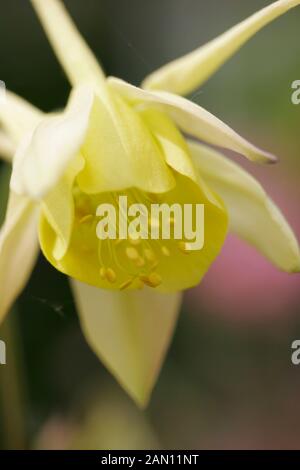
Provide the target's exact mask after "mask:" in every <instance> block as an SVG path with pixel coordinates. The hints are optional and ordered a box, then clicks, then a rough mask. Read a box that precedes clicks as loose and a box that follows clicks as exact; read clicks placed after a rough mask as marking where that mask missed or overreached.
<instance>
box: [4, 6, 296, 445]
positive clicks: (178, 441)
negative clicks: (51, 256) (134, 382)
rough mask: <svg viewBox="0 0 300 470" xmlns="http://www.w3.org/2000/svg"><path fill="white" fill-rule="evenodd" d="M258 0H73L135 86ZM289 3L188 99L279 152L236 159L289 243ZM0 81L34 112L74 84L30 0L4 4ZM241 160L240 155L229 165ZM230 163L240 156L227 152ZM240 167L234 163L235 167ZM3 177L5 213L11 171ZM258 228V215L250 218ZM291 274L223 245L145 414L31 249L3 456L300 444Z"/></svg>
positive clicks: (60, 102) (8, 331)
mask: <svg viewBox="0 0 300 470" xmlns="http://www.w3.org/2000/svg"><path fill="white" fill-rule="evenodd" d="M269 3H270V2H268V1H265V0H252V1H251V2H249V1H247V0H239V1H238V2H237V1H236V0H210V1H209V2H207V1H205V0H185V1H182V0H152V1H148V0H69V1H65V4H66V6H67V7H68V9H69V11H70V12H71V14H72V16H73V17H74V19H75V21H76V23H77V25H78V27H79V28H80V30H81V32H82V33H83V34H84V36H85V38H86V39H87V41H88V43H89V44H90V46H91V47H92V48H93V50H94V51H95V53H96V55H97V56H98V58H99V59H100V60H101V62H102V64H103V66H104V67H105V70H106V71H107V73H108V74H109V75H115V76H118V77H121V78H123V79H125V80H128V81H130V82H131V83H134V84H139V83H140V81H141V80H142V78H143V77H144V76H145V75H146V74H148V73H149V72H151V71H152V70H154V69H155V68H157V67H158V66H160V65H162V64H164V63H165V62H166V61H169V60H171V59H173V58H176V57H177V56H180V55H182V54H184V53H186V52H188V51H190V50H192V49H194V48H196V47H198V46H199V45H201V44H203V43H204V42H206V41H208V40H209V39H212V38H213V37H215V36H216V35H218V34H219V33H221V32H223V31H224V30H226V29H227V28H229V27H230V26H232V25H234V24H235V23H237V22H239V21H241V20H242V19H243V18H245V17H246V16H248V15H249V14H251V13H252V12H254V11H255V10H258V9H260V8H262V7H263V6H265V5H267V4H269ZM299 23H300V8H298V10H294V11H291V12H290V13H288V14H287V15H286V16H284V17H282V18H281V19H279V20H277V21H276V22H275V23H274V24H272V25H271V26H269V27H267V28H266V29H265V30H263V31H262V32H260V33H259V34H258V35H257V36H256V37H255V38H254V39H252V40H251V42H249V43H248V44H247V45H246V46H244V47H243V49H242V50H241V51H240V52H239V53H238V54H237V55H236V56H235V57H234V58H233V59H231V60H230V61H229V62H228V63H227V64H226V65H225V66H224V67H223V68H222V69H221V70H220V71H219V72H218V73H217V74H216V75H215V76H214V77H213V78H212V79H211V80H210V81H209V82H208V83H206V84H205V85H204V86H203V87H202V88H201V90H199V92H197V93H195V94H194V95H193V96H192V99H193V100H194V101H196V102H197V103H199V104H201V105H202V106H204V107H205V108H207V109H209V110H210V111H211V112H213V113H214V114H216V115H217V116H219V117H220V118H221V119H223V120H224V121H226V122H227V123H228V124H230V125H231V126H232V127H234V128H235V129H236V130H237V131H239V132H240V133H241V134H243V135H244V136H245V137H247V138H249V139H250V140H252V141H254V142H255V143H256V144H258V145H259V146H261V147H265V148H267V149H268V150H270V151H271V152H273V153H275V154H277V155H279V156H280V157H281V161H280V163H279V164H278V165H277V166H276V167H272V168H270V167H267V168H263V167H254V165H252V166H251V165H249V164H247V165H246V164H245V167H247V169H251V172H252V173H253V174H255V175H256V176H257V177H258V179H259V180H260V181H262V182H263V183H264V184H265V187H266V188H267V189H268V191H269V192H270V194H271V195H272V197H273V198H274V200H275V201H276V202H277V203H278V204H279V205H280V207H281V208H282V209H284V212H285V214H286V215H287V218H288V220H289V221H290V223H291V225H292V226H293V228H294V229H295V231H296V233H297V235H298V238H300V214H299V200H300V199H299V196H300V188H299V182H300V155H299V148H300V146H299V133H300V132H299V131H300V127H299V126H300V105H299V106H295V105H292V103H291V83H292V82H293V81H294V80H296V79H298V80H299V79H300V45H299ZM0 44H1V47H0V79H1V80H3V81H5V83H6V85H7V87H8V88H9V89H11V90H13V91H15V92H16V93H18V94H20V95H22V96H24V97H25V98H27V99H28V100H30V101H32V102H33V103H34V104H35V105H36V106H39V107H40V108H42V109H43V110H53V109H57V108H60V107H63V106H64V104H65V102H66V99H67V96H68V93H69V85H68V83H67V81H66V79H65V76H64V74H63V72H62V70H61V68H60V66H59V65H58V63H57V61H56V59H55V57H54V55H53V53H52V51H51V49H50V47H49V45H48V43H47V40H46V38H45V36H44V33H43V31H42V29H41V27H40V25H39V23H38V20H37V18H36V17H35V14H34V12H33V11H32V9H31V6H30V3H29V1H24V0H1V14H0ZM233 158H235V159H237V157H233ZM238 160H239V161H241V159H240V158H239V159H238ZM242 164H244V162H242ZM0 171H1V182H0V185H1V202H0V204H1V208H2V213H3V211H4V207H5V194H6V192H7V180H8V178H7V173H8V169H7V168H4V165H3V164H2V166H1V167H0ZM253 223H255V221H253ZM299 281H300V277H299V275H294V276H293V277H292V276H289V275H288V274H283V273H278V272H277V271H276V269H275V268H273V267H272V266H270V265H269V263H267V262H266V261H265V260H263V259H261V257H260V256H259V255H257V254H256V253H255V252H254V250H252V248H249V247H246V246H245V245H244V244H242V243H241V242H239V241H237V240H235V239H234V238H232V237H230V238H229V240H228V242H227V243H226V245H225V247H224V250H223V252H222V255H221V256H220V259H218V260H217V261H216V262H215V264H214V266H213V267H212V269H211V271H210V273H209V274H208V275H207V278H206V279H205V280H204V282H203V283H202V285H201V286H199V288H197V289H194V290H193V291H192V292H189V293H188V294H187V296H186V300H185V303H184V306H183V309H182V313H181V317H180V321H179V324H178V328H177V330H176V334H175V338H174V341H173V343H172V346H171V349H170V352H169V354H168V357H167V360H166V363H165V365H164V367H163V370H162V373H161V375H160V379H159V381H158V384H157V386H156V388H155V390H154V393H153V398H152V401H151V403H150V406H149V408H148V409H147V410H146V411H145V412H142V411H139V410H138V409H136V407H135V405H134V404H133V403H132V402H131V400H130V399H129V398H127V396H126V395H125V393H124V392H123V391H122V390H121V389H120V388H119V386H118V385H117V384H116V383H115V381H114V379H113V378H112V377H111V375H110V374H109V373H108V372H107V371H106V370H105V369H104V367H103V366H102V365H101V364H100V362H99V361H98V360H97V358H96V357H95V356H94V355H93V353H92V352H91V350H90V349H89V348H88V346H87V345H86V343H85V340H84V338H83V336H82V333H81V330H80V327H79V323H78V319H77V316H76V311H75V306H74V303H73V299H72V296H71V293H70V291H69V287H68V284H67V280H66V278H65V277H64V276H63V275H61V274H60V273H58V272H56V271H55V270H54V269H53V268H52V267H51V266H50V265H49V264H47V263H46V261H45V260H44V259H43V257H42V256H41V257H40V259H39V263H38V265H37V266H36V268H35V270H34V273H33V275H32V278H31V280H30V283H29V285H28V286H27V288H26V290H25V291H24V292H23V294H22V295H21V297H20V299H19V301H18V303H17V305H16V306H15V308H14V309H13V311H12V312H11V314H10V316H9V318H8V320H7V321H6V322H5V324H4V325H3V326H2V328H1V329H0V338H1V339H6V340H7V356H8V359H9V360H8V364H7V366H5V367H1V369H0V403H1V405H0V409H1V414H0V447H1V448H4V449H8V448H24V447H25V448H43V449H57V448H60V449H69V448H79V449H89V448H98V449H114V448H120V449H128V448H129V449H137V448H141V449H149V448H161V449H184V448H186V449H191V448H198V449H216V448H222V449H230V448H233V449H238V448H249V449H254V448H262V449H266V448H296V449H299V448H300V428H299V425H298V423H299V418H300V408H299V404H298V395H299V392H300V366H298V367H297V366H294V365H292V363H291V343H292V341H293V340H294V339H300V307H299V300H300V289H299V287H300V282H299Z"/></svg>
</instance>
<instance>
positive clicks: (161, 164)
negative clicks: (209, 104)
mask: <svg viewBox="0 0 300 470" xmlns="http://www.w3.org/2000/svg"><path fill="white" fill-rule="evenodd" d="M31 2H32V4H33V6H34V8H35V10H36V12H37V14H38V16H39V18H40V20H41V22H42V24H43V27H44V29H45V31H46V33H47V35H48V37H49V39H50V42H51V44H52V46H53V48H54V51H55V53H56V55H57V57H58V59H59V60H60V62H61V64H62V66H63V68H64V70H65V72H66V74H67V76H68V78H69V80H70V82H71V85H72V86H73V89H72V92H71V95H70V100H69V102H68V105H67V107H66V109H65V110H64V111H63V112H62V113H59V114H53V115H50V116H47V115H43V114H42V113H41V112H39V111H38V110H35V109H32V107H31V106H29V105H28V104H25V103H24V102H22V101H21V100H20V99H18V98H16V97H14V96H13V95H11V94H10V93H8V95H7V96H8V101H7V103H6V105H5V106H4V107H3V108H2V109H0V120H1V123H2V125H3V127H4V129H5V131H6V133H7V135H6V134H5V135H2V134H0V152H1V151H2V154H3V155H4V156H5V157H6V158H9V156H10V153H11V150H10V149H12V148H14V147H15V146H17V151H16V154H15V156H14V160H13V172H12V178H11V193H10V198H9V204H8V210H7V215H6V220H5V223H4V225H3V227H2V229H1V232H0V281H1V282H0V320H1V319H2V318H3V317H4V314H5V313H6V311H7V310H8V308H9V306H10V305H11V303H12V302H13V300H14V299H15V298H16V296H17V295H18V294H19V292H20V291H21V290H22V288H23V286H24V284H25V281H26V279H27V278H28V275H29V273H30V271H31V269H32V266H33V263H34V260H35V258H36V254H37V241H36V228H37V217H38V218H39V223H38V226H39V230H38V231H39V243H40V246H41V248H42V250H43V252H44V254H45V256H46V257H47V259H48V260H49V261H50V263H51V264H52V265H53V266H55V268H57V269H58V270H60V271H62V272H64V273H66V274H68V275H69V276H70V278H71V285H72V288H73V292H74V296H75V300H76V305H77V307H78V312H79V315H80V318H81V324H82V327H83V331H84V333H85V335H86V338H87V340H88V342H89V344H90V345H91V347H92V348H93V350H94V351H95V352H96V354H97V355H98V356H99V357H100V358H101V360H102V361H103V362H104V363H105V364H106V366H107V367H108V368H109V369H110V370H111V372H112V373H113V374H114V375H115V377H116V378H117V379H118V380H119V382H120V383H121V384H122V385H123V387H124V388H125V389H126V390H127V391H128V392H129V394H130V395H131V396H132V397H133V398H134V399H135V400H136V401H137V402H138V403H139V404H141V405H143V406H144V405H145V404H146V402H147V400H148V399H149V395H150V392H151V390H152V387H153V385H154V383H155V380H156V378H157V375H158V372H159V369H160V366H161V364H162V361H163V358H164V355H165V352H166V349H167V347H168V344H169V342H170V338H171V335H172V333H173V330H174V326H175V324H176V320H177V315H178V311H179V307H180V292H181V291H182V290H184V289H187V288H189V287H192V286H194V285H196V284H197V283H198V282H199V281H200V280H201V278H202V276H203V275H204V273H205V272H206V271H207V269H208V268H209V266H210V264H211V263H212V262H213V260H214V259H215V257H216V256H217V255H218V253H219V251H220V249H221V247H222V244H223V241H224V238H225V236H226V233H227V225H228V227H229V230H231V231H232V232H234V233H236V234H238V235H239V236H240V237H242V238H243V239H245V240H246V241H247V242H249V243H251V244H252V245H254V246H255V247H256V248H257V249H258V250H259V251H260V252H261V253H262V254H263V255H264V256H266V257H267V258H268V259H269V260H270V261H271V262H272V263H274V264H275V265H276V266H278V267H279V268H280V269H283V270H285V271H287V272H299V271H300V254H299V246H298V242H297V240H296V238H295V236H294V234H293V231H292V229H291V228H290V226H289V224H288V223H287V221H286V220H285V218H284V216H283V215H282V214H281V212H280V210H279V209H278V208H277V207H276V205H275V204H274V203H273V201H272V200H271V199H270V198H269V197H268V195H267V194H266V193H265V191H264V190H263V188H262V187H261V185H260V184H259V183H258V182H257V181H256V180H255V179H254V178H253V177H252V176H251V175H249V174H248V173H247V172H246V171H245V170H243V169H242V168H240V167H239V166H238V165H237V164H235V163H233V162H231V161H229V160H227V159H226V158H225V157H224V155H222V153H220V152H219V151H218V150H216V149H212V148H210V147H209V146H208V145H210V146H214V147H218V148H226V149H230V150H232V151H235V152H237V153H239V154H241V155H243V156H245V157H246V158H248V159H249V160H251V161H253V162H260V163H263V162H265V163H268V162H274V161H276V158H275V157H274V156H273V155H271V154H270V153H269V152H266V151H264V150H261V149H259V148H258V147H256V146H255V145H253V144H251V143H250V142H248V141H247V140H246V139H244V138H243V137H241V136H240V135H238V134H237V133H236V132H235V131H234V130H233V129H231V128H230V127H229V126H228V125H226V124H225V123H223V122H222V121H221V120H220V119H218V118H217V117H215V116H214V115H212V114H211V113H209V112H208V111H207V110H205V109H203V108H202V107H201V106H198V105H196V104H195V103H193V102H191V101H189V100H187V99H185V98H184V97H182V96H179V95H182V94H187V93H189V92H191V91H193V90H194V89H195V88H196V87H199V86H200V85H201V84H203V82H204V81H205V80H206V79H207V78H209V76H210V75H211V74H212V73H214V72H215V71H216V70H217V69H218V68H219V67H220V66H221V65H222V64H223V63H224V62H225V61H226V60H227V59H228V58H230V57H231V56H232V55H233V54H234V53H235V52H236V51H237V50H238V49H239V48H240V47H241V46H242V45H243V44H244V43H245V42H246V41H247V40H249V39H250V38H251V37H252V36H253V35H254V34H256V33H257V32H258V31H259V30H260V29H261V28H263V27H264V26H266V25H267V24H268V23H270V22H271V21H273V20H274V19H276V18H277V17H279V16H280V15H282V14H284V13H286V12H287V11H288V10H290V9H291V8H293V7H295V6H297V5H299V4H300V0H278V1H276V2H274V3H271V4H270V5H268V6H267V7H265V8H264V9H262V10H261V11H259V12H257V13H255V14H254V15H252V16H251V17H250V18H248V19H246V20H244V21H242V22H241V23H240V24H238V25H237V26H235V27H233V28H231V29H230V30H229V31H228V32H226V33H224V34H222V35H221V36H219V37H218V38H216V39H215V40H213V41H211V42H209V43H208V44H206V45H205V46H203V47H200V48H199V49H197V50H195V51H193V52H192V53H190V54H187V55H186V56H184V57H182V58H180V59H178V60H176V61H173V62H171V63H170V64H167V65H166V66H164V67H162V68H161V69H159V70H158V71H155V72H154V73H152V74H151V75H150V76H149V77H146V79H145V80H144V82H143V84H142V86H141V88H138V87H135V86H132V85H130V84H128V83H126V82H124V81H122V80H120V79H117V78H113V77H111V78H107V77H106V76H105V74H104V72H103V70H102V68H101V66H100V65H99V63H98V62H97V60H96V58H95V57H94V55H93V54H92V52H91V51H90V49H89V48H88V46H87V44H86V43H85V42H84V40H83V39H82V37H81V36H80V34H79V33H78V31H77V30H76V27H75V25H74V23H73V22H72V20H71V18H70V17H69V15H68V13H67V12H66V10H65V8H64V6H63V4H62V2H61V1H60V0H31ZM7 137H8V138H7ZM191 137H192V138H193V140H191ZM199 141H201V142H202V143H200V142H199ZM124 197H126V201H128V204H129V205H134V204H135V205H139V206H142V207H143V208H144V210H145V211H146V216H145V220H146V222H145V225H144V226H143V230H142V231H141V233H140V235H141V236H139V237H132V236H129V238H126V237H125V238H124V237H123V236H121V234H120V230H119V228H117V227H114V225H117V222H116V221H117V220H119V221H120V220H121V221H122V220H123V221H124V220H125V222H126V219H127V218H128V217H127V214H126V213H124V212H123V210H124V208H122V206H120V205H119V203H118V202H119V201H120V198H124ZM105 204H106V205H107V204H109V205H110V207H112V208H113V210H114V212H113V213H112V214H115V218H114V215H110V221H113V222H112V228H113V229H116V230H115V231H116V236H113V237H108V238H107V239H102V238H101V237H99V236H98V228H99V217H98V216H99V213H98V208H99V207H103V205H105ZM153 205H160V206H165V207H169V208H171V207H173V208H174V207H176V208H177V209H178V210H179V211H181V212H184V207H185V206H186V205H192V206H199V207H200V206H201V207H204V233H203V241H204V244H203V245H201V247H198V248H197V249H195V250H192V249H191V243H190V239H189V238H188V237H186V234H184V236H182V237H181V238H180V237H179V238H178V237H177V236H176V227H177V225H176V224H177V223H178V214H177V215H176V213H174V214H173V213H172V212H170V214H169V217H168V225H169V229H170V236H169V237H167V239H166V238H164V237H162V236H158V237H151V236H150V237H144V232H145V231H147V230H150V229H152V228H153V227H154V228H155V227H156V226H157V225H159V222H158V220H157V218H155V217H154V216H153V214H152V212H151V207H152V206H153ZM174 210H175V209H174ZM181 212H180V213H181ZM181 222H182V221H181ZM102 227H103V225H102ZM129 235H130V234H129ZM80 281H82V282H80Z"/></svg>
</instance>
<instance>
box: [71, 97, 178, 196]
mask: <svg viewBox="0 0 300 470" xmlns="http://www.w3.org/2000/svg"><path fill="white" fill-rule="evenodd" d="M82 155H83V157H84V159H85V166H84V169H83V171H82V172H81V173H80V175H79V176H78V184H79V186H80V188H81V189H82V191H84V192H86V193H89V194H92V193H99V192H104V191H118V190H120V189H124V188H128V187H131V186H132V187H137V188H140V189H142V190H144V191H149V192H165V191H168V190H169V189H171V188H172V187H173V186H174V184H175V181H174V178H173V175H172V172H171V171H170V169H169V168H168V166H167V165H166V162H165V159H164V156H163V153H162V152H161V150H160V147H159V145H157V143H156V141H155V139H154V138H153V136H152V135H151V133H150V132H149V130H148V129H147V126H146V125H145V124H144V123H143V120H142V119H141V118H140V116H139V115H138V113H136V112H135V111H134V110H133V109H132V108H131V107H130V106H129V105H128V103H126V102H125V100H123V99H122V98H121V97H120V96H119V94H118V93H116V92H114V90H110V89H107V90H105V92H103V94H101V96H100V95H99V96H96V97H95V100H94V104H93V108H92V112H91V118H90V125H89V128H88V132H87V136H86V139H85V141H84V144H83V146H82Z"/></svg>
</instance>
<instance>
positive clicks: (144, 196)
mask: <svg viewBox="0 0 300 470" xmlns="http://www.w3.org/2000/svg"><path fill="white" fill-rule="evenodd" d="M73 196H74V202H75V223H74V232H75V236H76V238H77V239H78V240H80V243H81V249H82V250H83V251H86V252H87V253H88V252H89V253H90V254H91V253H93V254H94V257H95V260H96V261H97V263H98V274H99V280H101V281H102V282H103V284H104V287H108V288H109V287H113V288H116V289H120V290H125V289H128V288H133V289H140V288H143V287H144V286H145V285H146V286H149V287H153V288H155V287H158V286H159V285H160V284H161V283H162V282H163V276H164V272H165V270H166V269H165V265H166V264H167V263H168V262H169V261H170V260H171V259H172V257H174V255H176V256H178V255H182V256H184V255H186V254H188V253H191V251H190V250H189V245H188V242H187V241H185V240H184V238H183V239H180V240H179V239H178V237H177V238H176V239H175V238H174V225H175V219H174V215H172V213H171V212H170V215H169V216H168V219H167V222H168V223H169V233H170V237H169V238H168V239H163V238H161V229H160V228H159V226H160V220H159V219H158V218H157V217H154V216H153V214H152V207H153V205H156V206H157V205H158V204H162V203H163V202H164V195H163V194H159V195H158V194H149V193H144V192H142V191H140V190H138V189H133V188H132V189H129V190H126V191H122V192H111V193H103V194H97V195H87V194H85V193H82V192H81V191H80V190H79V188H78V187H75V188H74V190H73ZM124 196H126V201H127V205H128V206H127V207H133V206H136V207H137V206H138V207H140V208H141V213H142V216H143V219H144V224H142V223H140V224H137V225H138V226H136V229H137V230H136V231H135V232H134V233H133V232H132V231H131V230H130V216H129V215H128V212H127V210H125V209H124V206H122V205H120V203H119V201H120V197H121V198H124ZM101 205H102V206H103V205H105V206H108V205H109V206H110V207H112V209H113V212H112V213H109V214H107V215H106V218H105V220H104V218H103V219H100V218H99V216H97V213H98V212H97V208H98V207H99V206H101ZM142 208H143V209H142ZM99 220H102V222H101V224H102V229H104V231H105V230H106V232H107V237H106V238H101V239H100V237H99V236H97V225H98V224H99ZM135 220H136V219H135ZM139 220H140V221H141V220H142V219H139ZM131 221H132V220H131ZM180 223H181V222H180ZM124 226H125V227H126V237H124V234H123V235H122V234H121V230H122V227H123V228H124ZM157 229H158V230H157ZM153 233H156V234H157V235H156V236H155V238H153V237H152V235H153Z"/></svg>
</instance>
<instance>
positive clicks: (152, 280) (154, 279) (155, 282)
mask: <svg viewBox="0 0 300 470" xmlns="http://www.w3.org/2000/svg"><path fill="white" fill-rule="evenodd" d="M140 279H141V281H142V282H143V283H144V284H146V285H147V286H149V287H157V286H159V285H160V284H161V283H162V278H161V276H160V275H159V274H157V273H151V274H149V276H141V277H140Z"/></svg>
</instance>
